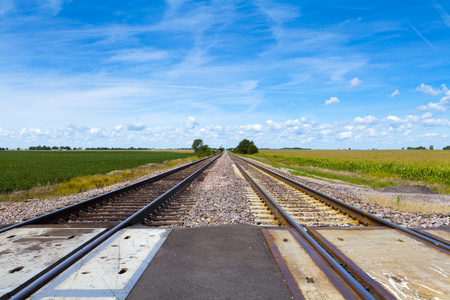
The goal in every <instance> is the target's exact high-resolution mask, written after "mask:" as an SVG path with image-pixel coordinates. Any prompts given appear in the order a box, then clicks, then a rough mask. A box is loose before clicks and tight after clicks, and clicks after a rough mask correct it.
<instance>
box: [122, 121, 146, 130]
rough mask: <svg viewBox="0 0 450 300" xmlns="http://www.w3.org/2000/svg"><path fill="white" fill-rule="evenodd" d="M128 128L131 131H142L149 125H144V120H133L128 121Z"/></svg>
mask: <svg viewBox="0 0 450 300" xmlns="http://www.w3.org/2000/svg"><path fill="white" fill-rule="evenodd" d="M126 125H127V130H129V131H142V130H144V129H145V128H147V126H145V125H144V123H142V122H132V121H129V122H127V124H126Z"/></svg>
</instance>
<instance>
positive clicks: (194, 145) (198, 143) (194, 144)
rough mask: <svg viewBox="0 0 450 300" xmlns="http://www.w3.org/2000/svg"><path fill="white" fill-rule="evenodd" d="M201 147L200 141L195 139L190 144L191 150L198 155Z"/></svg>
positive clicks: (201, 142) (201, 141)
mask: <svg viewBox="0 0 450 300" xmlns="http://www.w3.org/2000/svg"><path fill="white" fill-rule="evenodd" d="M202 145H203V140H202V139H195V140H194V142H193V143H192V149H194V152H195V153H198V150H199V148H200V147H201V146H202Z"/></svg>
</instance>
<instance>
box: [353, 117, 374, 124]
mask: <svg viewBox="0 0 450 300" xmlns="http://www.w3.org/2000/svg"><path fill="white" fill-rule="evenodd" d="M354 121H355V123H366V124H372V123H375V122H377V121H378V120H377V118H375V117H374V116H366V117H364V118H361V117H357V118H355V119H354Z"/></svg>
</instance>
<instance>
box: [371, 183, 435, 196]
mask: <svg viewBox="0 0 450 300" xmlns="http://www.w3.org/2000/svg"><path fill="white" fill-rule="evenodd" d="M375 190H376V191H378V192H382V193H398V194H427V195H430V194H437V192H435V191H433V190H432V189H430V188H429V187H426V186H423V185H405V186H390V187H384V188H379V189H375Z"/></svg>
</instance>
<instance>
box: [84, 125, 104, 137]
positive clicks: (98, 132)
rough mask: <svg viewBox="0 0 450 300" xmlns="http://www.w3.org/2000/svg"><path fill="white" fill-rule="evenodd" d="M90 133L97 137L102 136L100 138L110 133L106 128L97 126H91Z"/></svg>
mask: <svg viewBox="0 0 450 300" xmlns="http://www.w3.org/2000/svg"><path fill="white" fill-rule="evenodd" d="M89 133H90V134H91V135H93V136H95V137H100V138H103V137H107V136H108V133H107V132H106V131H105V130H102V129H100V128H95V127H93V128H91V129H90V130H89Z"/></svg>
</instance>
